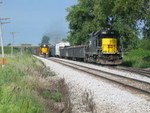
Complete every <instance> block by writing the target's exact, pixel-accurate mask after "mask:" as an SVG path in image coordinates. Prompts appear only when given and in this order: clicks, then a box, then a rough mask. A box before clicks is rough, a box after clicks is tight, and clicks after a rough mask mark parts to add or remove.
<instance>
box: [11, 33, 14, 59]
mask: <svg viewBox="0 0 150 113" xmlns="http://www.w3.org/2000/svg"><path fill="white" fill-rule="evenodd" d="M13 45H14V33H13V32H12V43H11V57H13Z"/></svg>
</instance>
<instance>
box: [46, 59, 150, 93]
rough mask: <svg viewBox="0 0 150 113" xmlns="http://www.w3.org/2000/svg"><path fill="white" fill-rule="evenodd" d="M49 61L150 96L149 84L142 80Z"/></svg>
mask: <svg viewBox="0 0 150 113" xmlns="http://www.w3.org/2000/svg"><path fill="white" fill-rule="evenodd" d="M49 60H51V61H54V62H57V63H60V64H63V65H66V66H69V67H71V68H74V69H77V70H80V71H83V72H86V73H89V74H92V75H95V76H98V77H101V78H104V79H107V80H110V81H113V82H115V83H118V84H121V85H123V86H128V87H130V88H132V89H135V90H138V91H141V92H142V93H146V94H150V83H149V82H145V81H142V80H138V79H134V78H130V77H125V76H122V75H119V74H113V73H110V72H105V71H101V70H98V69H94V68H90V67H87V66H83V65H79V64H75V63H72V62H67V61H64V60H60V59H56V58H55V59H54V58H49Z"/></svg>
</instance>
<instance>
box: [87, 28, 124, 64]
mask: <svg viewBox="0 0 150 113" xmlns="http://www.w3.org/2000/svg"><path fill="white" fill-rule="evenodd" d="M87 49H88V50H87V51H88V52H86V60H87V61H88V62H96V63H100V64H110V65H117V64H121V63H122V51H121V46H120V39H119V34H118V32H116V31H114V30H100V31H97V32H95V33H91V34H90V45H89V46H88V48H87Z"/></svg>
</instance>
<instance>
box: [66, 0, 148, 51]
mask: <svg viewBox="0 0 150 113" xmlns="http://www.w3.org/2000/svg"><path fill="white" fill-rule="evenodd" d="M148 4H149V2H148V0H125V1H124V0H78V4H77V5H74V6H72V7H71V8H68V9H67V11H68V15H67V18H66V19H67V21H69V28H70V32H69V36H68V40H69V41H70V43H71V44H72V45H79V44H87V43H88V40H89V37H88V34H89V33H91V32H93V31H97V30H99V29H107V28H108V27H110V26H111V27H112V28H113V29H114V30H117V31H119V33H120V34H121V41H122V42H123V44H124V47H125V48H128V49H133V48H135V49H136V48H137V47H138V46H137V45H138V40H139V39H138V36H139V31H141V29H140V27H139V24H143V22H144V23H145V24H144V27H143V28H142V29H143V31H144V36H145V37H149V33H150V32H149V23H150V22H149V21H150V20H149V16H148V14H149V7H148V6H149V5H148ZM145 6H146V7H145Z"/></svg>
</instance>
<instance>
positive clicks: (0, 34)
mask: <svg viewBox="0 0 150 113" xmlns="http://www.w3.org/2000/svg"><path fill="white" fill-rule="evenodd" d="M0 41H1V49H2V59H3V58H4V46H3V38H2V23H1V22H0ZM2 67H4V64H2Z"/></svg>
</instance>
